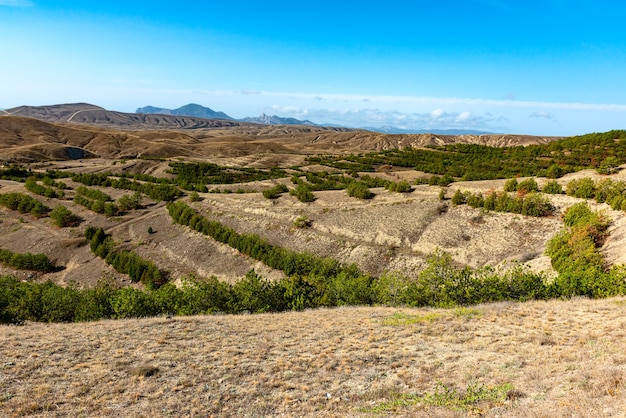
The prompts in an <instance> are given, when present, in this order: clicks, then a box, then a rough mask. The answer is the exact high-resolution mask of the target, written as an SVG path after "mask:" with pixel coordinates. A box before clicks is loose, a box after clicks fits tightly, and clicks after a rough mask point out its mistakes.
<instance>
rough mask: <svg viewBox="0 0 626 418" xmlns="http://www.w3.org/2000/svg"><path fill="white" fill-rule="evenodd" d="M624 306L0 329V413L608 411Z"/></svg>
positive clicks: (619, 381) (533, 305)
mask: <svg viewBox="0 0 626 418" xmlns="http://www.w3.org/2000/svg"><path fill="white" fill-rule="evenodd" d="M624 306H626V299H624V298H617V299H608V300H587V299H580V298H579V299H574V300H571V301H558V300H555V301H549V302H527V303H498V304H491V305H481V306H476V307H472V308H458V309H451V310H442V309H407V308H383V307H378V308H345V307H344V308H338V309H331V310H328V309H322V310H311V311H305V312H287V313H281V314H259V315H240V316H229V315H221V316H203V317H174V318H172V319H166V318H165V317H161V318H150V319H135V320H118V321H100V322H92V323H84V324H38V323H28V324H26V325H24V326H21V327H14V326H3V325H0V339H1V340H2V342H3V344H1V345H0V356H1V357H2V359H3V360H2V364H0V370H2V372H3V373H2V374H0V387H1V388H2V392H1V393H2V395H1V397H0V415H2V416H6V417H20V416H31V417H43V416H81V415H83V416H100V417H109V416H111V417H112V416H122V415H123V416H128V417H139V416H170V415H171V416H245V417H248V416H250V417H251V416H281V415H284V416H302V417H340V416H341V417H345V416H350V417H371V416H390V415H393V416H411V417H433V416H437V417H461V416H484V417H502V416H506V417H520V418H521V417H528V416H535V417H548V416H549V417H572V416H576V417H582V416H593V417H609V416H611V417H621V416H623V414H624V411H626V395H625V393H626V368H625V365H626V353H625V352H624V350H623V348H624V344H625V343H626V337H625V335H624V329H626V319H625V318H624V315H623V311H624Z"/></svg>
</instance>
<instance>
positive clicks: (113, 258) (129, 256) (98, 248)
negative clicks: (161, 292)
mask: <svg viewBox="0 0 626 418" xmlns="http://www.w3.org/2000/svg"><path fill="white" fill-rule="evenodd" d="M85 238H87V240H89V246H90V248H91V251H92V252H93V253H94V254H95V255H97V256H98V257H100V258H103V259H104V261H106V263H107V264H110V265H111V266H112V267H113V268H114V269H115V270H116V271H118V272H120V273H123V274H128V276H129V277H130V279H131V281H133V282H141V283H143V285H144V286H146V287H147V288H149V289H151V288H156V287H159V286H161V285H163V284H164V283H166V282H167V279H166V276H165V274H164V273H163V272H161V271H160V270H159V268H158V267H157V266H156V265H155V264H154V263H152V262H151V261H148V260H145V259H143V258H141V257H140V256H138V255H137V254H135V253H133V252H132V251H127V250H122V249H120V248H118V246H117V245H116V244H115V242H114V241H113V239H112V238H111V236H110V235H107V234H105V232H104V230H103V229H102V228H97V229H96V228H94V227H88V228H87V229H86V230H85Z"/></svg>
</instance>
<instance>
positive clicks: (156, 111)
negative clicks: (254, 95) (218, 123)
mask: <svg viewBox="0 0 626 418" xmlns="http://www.w3.org/2000/svg"><path fill="white" fill-rule="evenodd" d="M135 113H145V114H153V115H174V116H191V117H194V118H204V119H228V120H234V118H231V117H230V116H228V115H227V114H226V113H224V112H216V111H214V110H213V109H211V108H208V107H204V106H200V105H199V104H195V103H189V104H188V105H185V106H182V107H179V108H178V109H165V108H162V107H154V106H146V107H140V108H139V109H137V110H136V111H135Z"/></svg>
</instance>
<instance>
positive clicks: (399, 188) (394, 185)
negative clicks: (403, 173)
mask: <svg viewBox="0 0 626 418" xmlns="http://www.w3.org/2000/svg"><path fill="white" fill-rule="evenodd" d="M385 189H387V190H389V191H390V192H396V193H408V192H410V191H411V190H413V188H412V187H411V183H409V182H408V181H406V180H401V181H398V182H395V181H391V182H389V183H388V184H387V185H386V186H385Z"/></svg>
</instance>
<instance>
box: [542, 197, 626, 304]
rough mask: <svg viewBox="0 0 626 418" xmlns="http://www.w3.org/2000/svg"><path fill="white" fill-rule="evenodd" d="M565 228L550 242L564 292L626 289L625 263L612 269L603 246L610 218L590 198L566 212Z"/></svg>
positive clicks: (593, 293) (591, 293) (609, 292)
mask: <svg viewBox="0 0 626 418" xmlns="http://www.w3.org/2000/svg"><path fill="white" fill-rule="evenodd" d="M563 222H564V223H565V228H563V230H561V232H559V233H558V234H557V235H556V236H555V237H553V238H552V239H551V240H550V241H548V244H547V246H546V254H547V255H548V256H550V258H551V260H552V267H554V269H555V270H556V271H557V272H558V273H559V276H558V277H557V278H556V279H555V281H554V286H556V287H557V288H558V293H559V294H561V295H564V296H573V295H583V296H589V297H607V296H614V295H618V294H624V293H625V292H626V280H625V277H626V272H625V271H624V268H623V267H613V268H611V269H608V268H607V267H606V266H605V261H604V257H603V256H602V253H601V252H600V250H599V248H600V247H601V246H602V244H603V242H604V240H605V238H606V236H607V229H608V227H609V224H610V221H609V219H608V217H607V216H606V215H605V214H604V213H602V212H594V211H592V210H591V209H590V208H589V205H588V204H587V202H581V203H578V204H575V205H573V206H571V207H570V208H568V209H567V211H566V212H565V214H564V216H563Z"/></svg>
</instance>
